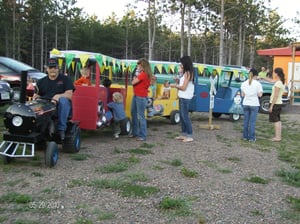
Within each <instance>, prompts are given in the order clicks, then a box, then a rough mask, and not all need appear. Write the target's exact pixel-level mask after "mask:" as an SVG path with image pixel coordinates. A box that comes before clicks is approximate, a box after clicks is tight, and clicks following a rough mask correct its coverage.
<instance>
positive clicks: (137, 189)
mask: <svg viewBox="0 0 300 224" xmlns="http://www.w3.org/2000/svg"><path fill="white" fill-rule="evenodd" d="M88 186H91V187H94V188H96V189H98V190H101V189H113V190H118V192H119V193H120V195H121V196H123V197H139V198H145V197H147V196H148V195H151V194H155V193H157V192H159V189H158V188H157V187H152V186H142V185H137V184H132V183H129V182H128V181H125V180H123V179H99V180H93V181H91V182H89V183H88Z"/></svg>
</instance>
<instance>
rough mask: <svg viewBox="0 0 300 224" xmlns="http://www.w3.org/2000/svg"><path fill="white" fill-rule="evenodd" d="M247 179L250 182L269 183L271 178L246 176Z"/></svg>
mask: <svg viewBox="0 0 300 224" xmlns="http://www.w3.org/2000/svg"><path fill="white" fill-rule="evenodd" d="M244 180H245V181H248V182H250V183H255V184H268V183H269V180H267V179H264V178H262V177H259V176H251V177H247V178H244Z"/></svg>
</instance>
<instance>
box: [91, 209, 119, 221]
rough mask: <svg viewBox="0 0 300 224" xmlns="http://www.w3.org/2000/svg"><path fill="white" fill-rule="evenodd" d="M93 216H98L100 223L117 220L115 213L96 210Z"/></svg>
mask: <svg viewBox="0 0 300 224" xmlns="http://www.w3.org/2000/svg"><path fill="white" fill-rule="evenodd" d="M93 214H94V215H96V216H97V220H99V221H105V220H111V219H113V218H115V213H113V212H109V211H100V210H99V209H95V210H94V211H93Z"/></svg>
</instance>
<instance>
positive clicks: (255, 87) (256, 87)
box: [241, 79, 263, 106]
mask: <svg viewBox="0 0 300 224" xmlns="http://www.w3.org/2000/svg"><path fill="white" fill-rule="evenodd" d="M241 90H242V92H243V93H244V94H245V96H244V100H243V105H245V106H259V99H258V93H262V92H263V89H262V85H261V84H260V82H258V81H257V80H255V79H253V80H252V82H251V85H249V80H246V81H245V82H243V83H242V85H241Z"/></svg>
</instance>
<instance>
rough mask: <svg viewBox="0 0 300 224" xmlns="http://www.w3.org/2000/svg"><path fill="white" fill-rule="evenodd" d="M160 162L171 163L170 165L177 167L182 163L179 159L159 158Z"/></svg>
mask: <svg viewBox="0 0 300 224" xmlns="http://www.w3.org/2000/svg"><path fill="white" fill-rule="evenodd" d="M160 162H162V163H165V164H168V165H171V166H175V167H178V166H181V165H182V161H181V160H180V159H173V160H171V161H169V160H161V161H160Z"/></svg>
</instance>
